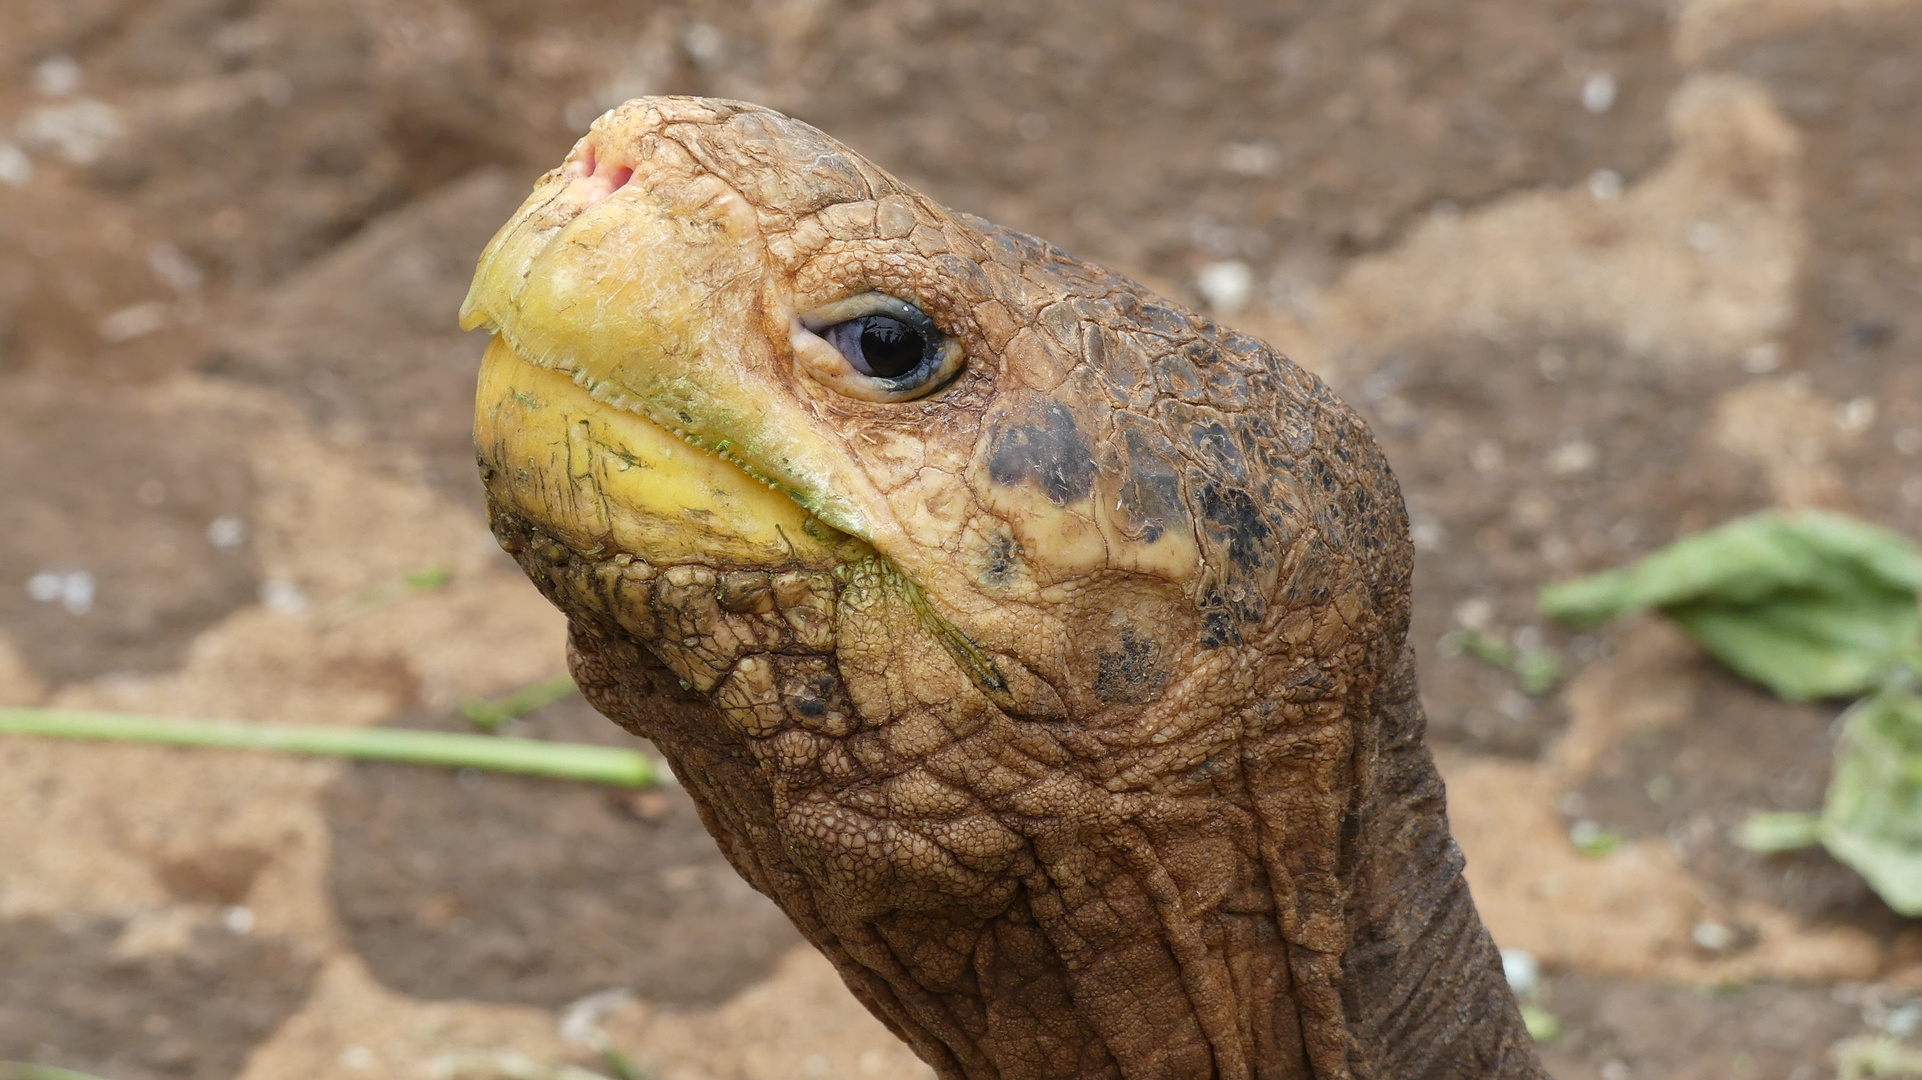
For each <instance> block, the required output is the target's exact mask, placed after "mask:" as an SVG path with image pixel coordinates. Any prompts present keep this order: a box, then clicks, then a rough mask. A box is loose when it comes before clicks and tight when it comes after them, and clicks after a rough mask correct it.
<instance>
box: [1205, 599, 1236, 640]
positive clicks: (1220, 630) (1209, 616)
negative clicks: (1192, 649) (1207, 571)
mask: <svg viewBox="0 0 1922 1080" xmlns="http://www.w3.org/2000/svg"><path fill="white" fill-rule="evenodd" d="M1201 604H1202V611H1201V644H1202V646H1203V647H1205V648H1209V649H1219V648H1221V647H1222V646H1224V645H1239V644H1241V627H1240V625H1238V624H1237V623H1236V622H1235V620H1234V617H1233V616H1231V615H1229V614H1228V613H1227V612H1226V611H1224V610H1222V609H1221V608H1220V607H1219V606H1215V607H1210V606H1209V598H1208V597H1206V596H1204V597H1202V601H1201Z"/></svg>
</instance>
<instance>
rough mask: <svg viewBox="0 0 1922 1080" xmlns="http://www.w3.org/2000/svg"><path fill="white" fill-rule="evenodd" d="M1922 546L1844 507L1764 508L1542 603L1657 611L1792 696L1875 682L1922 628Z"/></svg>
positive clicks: (1909, 649) (1588, 618) (1905, 653)
mask: <svg viewBox="0 0 1922 1080" xmlns="http://www.w3.org/2000/svg"><path fill="white" fill-rule="evenodd" d="M1918 592H1922V550H1919V549H1918V548H1917V547H1916V545H1915V544H1914V543H1913V542H1911V541H1910V540H1908V539H1907V538H1906V537H1903V536H1901V535H1900V534H1898V533H1894V532H1890V531H1889V530H1887V529H1883V528H1879V527H1877V526H1874V525H1870V524H1868V523H1866V522H1862V521H1857V520H1855V519H1854V518H1850V517H1847V516H1845V515H1842V514H1834V513H1827V512H1811V513H1804V514H1797V515H1783V514H1777V513H1764V514H1756V515H1753V516H1751V517H1746V518H1740V519H1737V520H1735V521H1731V522H1729V523H1728V524H1726V525H1723V526H1721V527H1719V528H1715V529H1711V530H1709V531H1708V532H1704V533H1698V534H1696V535H1694V536H1689V537H1685V538H1683V539H1681V540H1678V541H1676V542H1675V543H1673V544H1670V545H1669V546H1668V547H1665V548H1663V549H1662V550H1660V551H1657V552H1655V553H1654V554H1652V555H1649V556H1648V557H1646V558H1644V559H1642V560H1641V561H1639V562H1637V563H1635V564H1633V565H1632V566H1627V567H1623V568H1621V569H1618V570H1611V571H1608V572H1606V573H1601V574H1596V575H1594V576H1592V577H1586V578H1581V579H1579V580H1576V581H1570V582H1565V583H1562V584H1559V585H1552V586H1549V587H1548V588H1545V589H1543V590H1542V592H1541V607H1542V611H1543V612H1544V613H1546V614H1548V615H1549V616H1551V617H1553V618H1556V619H1560V620H1562V621H1564V622H1570V623H1574V624H1577V625H1585V626H1586V625H1594V624H1596V623H1599V622H1602V621H1605V620H1607V619H1612V618H1615V617H1616V616H1619V615H1625V614H1628V613H1630V612H1634V611H1641V610H1645V609H1648V608H1655V609H1658V610H1660V611H1663V612H1665V613H1666V614H1668V615H1670V616H1671V617H1673V618H1674V619H1675V620H1676V621H1677V622H1679V623H1680V624H1681V625H1682V628H1683V629H1684V630H1686V631H1687V632H1688V633H1689V635H1690V636H1691V637H1693V638H1695V640H1696V641H1698V642H1700V643H1701V645H1702V647H1703V648H1704V649H1706V650H1708V652H1709V653H1710V655H1712V656H1714V657H1715V658H1716V659H1718V660H1720V661H1722V662H1723V663H1725V664H1727V665H1728V666H1729V667H1731V668H1733V669H1735V670H1736V671H1737V672H1740V673H1741V674H1742V675H1744V676H1746V677H1748V678H1750V679H1753V680H1755V681H1756V682H1759V683H1761V684H1762V685H1764V686H1767V687H1768V688H1769V689H1771V690H1773V691H1775V692H1776V693H1777V694H1779V695H1781V696H1782V697H1784V698H1787V699H1789V700H1791V701H1809V700H1813V699H1816V698H1824V697H1848V696H1853V695H1856V694H1861V693H1866V692H1867V691H1869V690H1872V689H1874V688H1875V687H1876V686H1877V685H1879V684H1880V683H1881V682H1882V681H1883V680H1884V679H1885V678H1887V677H1888V675H1889V673H1890V672H1891V671H1893V670H1895V669H1896V668H1897V667H1898V666H1899V665H1901V664H1902V663H1903V662H1904V660H1905V658H1908V657H1913V656H1916V655H1918V654H1917V649H1918V646H1917V639H1918V636H1922V608H1918V604H1917V594H1918Z"/></svg>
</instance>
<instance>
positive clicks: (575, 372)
mask: <svg viewBox="0 0 1922 1080" xmlns="http://www.w3.org/2000/svg"><path fill="white" fill-rule="evenodd" d="M503 340H506V339H505V337H504V336H503ZM507 346H508V349H509V351H511V352H512V353H513V354H514V358H515V359H517V360H519V361H520V362H521V363H523V364H526V365H528V366H529V367H534V368H539V369H541V370H543V371H552V372H555V373H557V374H560V375H565V376H567V378H568V379H570V380H572V381H573V383H574V385H576V386H578V387H580V388H581V389H582V390H585V391H586V392H587V396H588V397H590V398H592V399H594V400H595V401H597V402H599V403H600V404H602V405H605V406H607V407H608V408H611V409H618V410H620V411H621V412H624V413H626V414H628V415H629V416H632V417H635V418H636V419H639V420H644V421H646V422H647V423H648V424H650V425H652V426H654V427H656V428H658V429H660V430H661V431H664V432H666V433H668V434H669V435H672V436H674V437H675V438H676V439H679V440H680V441H681V442H682V443H683V444H685V445H686V446H688V447H689V448H690V449H693V450H695V451H698V452H700V453H702V454H706V455H708V456H709V457H713V458H718V459H719V460H721V461H724V462H726V463H727V464H729V465H732V466H733V467H734V468H736V469H739V470H741V472H743V473H745V474H747V476H748V477H749V478H750V479H752V480H754V481H756V482H757V483H759V484H761V485H762V486H763V487H766V488H767V489H769V490H770V491H777V492H780V493H781V494H782V495H785V496H787V497H788V498H789V499H791V500H793V501H794V504H795V505H796V506H798V507H800V508H801V509H802V510H804V511H807V510H808V507H807V504H806V503H804V502H802V501H801V499H800V498H798V497H796V494H795V492H794V491H793V489H792V488H790V487H789V486H788V485H786V484H783V483H781V482H779V481H777V480H775V479H773V478H771V477H769V476H768V475H767V474H765V473H763V472H762V471H761V470H760V469H758V468H756V467H755V466H754V464H753V463H752V462H749V461H746V460H744V459H742V458H741V457H739V456H738V455H736V454H734V453H732V452H731V450H732V447H733V440H732V439H725V438H724V439H720V440H719V441H717V442H714V443H710V442H708V441H707V440H706V439H703V438H701V437H700V436H699V435H696V434H692V433H690V432H689V431H688V430H687V429H686V428H684V427H670V426H668V425H667V424H665V423H662V422H661V420H660V418H659V417H657V416H654V415H653V414H652V413H650V412H649V411H648V410H647V409H646V408H644V407H643V405H642V403H643V402H644V400H645V399H643V398H641V397H640V396H639V395H636V394H632V393H629V392H628V390H627V388H626V387H624V386H622V385H620V384H619V383H617V382H615V381H614V380H612V379H603V378H598V377H596V376H595V375H594V373H593V372H590V371H588V370H587V369H586V368H585V367H583V366H581V365H580V364H579V363H567V362H564V361H558V360H557V361H552V362H543V361H540V360H536V359H534V358H532V357H529V356H528V355H527V354H526V353H524V352H522V351H521V350H520V349H519V348H518V347H516V346H515V345H514V343H513V342H511V341H508V342H507ZM606 449H607V450H608V451H609V452H610V453H617V454H618V453H619V451H618V450H617V449H616V448H614V447H612V446H608V447H606ZM808 512H809V516H810V517H813V516H814V515H813V513H812V511H808ZM814 520H816V521H820V519H819V518H818V517H815V518H814ZM821 527H822V528H826V529H833V528H834V527H833V526H832V525H829V524H827V523H826V522H824V521H823V522H821ZM834 531H835V532H840V533H842V534H843V535H852V534H848V533H845V532H843V530H840V529H834Z"/></svg>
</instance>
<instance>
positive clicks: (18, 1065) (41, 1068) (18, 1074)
mask: <svg viewBox="0 0 1922 1080" xmlns="http://www.w3.org/2000/svg"><path fill="white" fill-rule="evenodd" d="M0 1080H100V1078H99V1077H97V1076H94V1075H92V1074H91V1073H83V1072H74V1071H73V1070H72V1069H61V1068H56V1067H54V1066H52V1065H32V1064H29V1063H27V1062H21V1061H0Z"/></svg>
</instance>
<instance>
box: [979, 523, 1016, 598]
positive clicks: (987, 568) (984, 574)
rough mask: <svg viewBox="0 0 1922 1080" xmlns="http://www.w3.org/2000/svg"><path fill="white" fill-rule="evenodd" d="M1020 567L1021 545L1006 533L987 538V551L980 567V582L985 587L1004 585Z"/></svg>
mask: <svg viewBox="0 0 1922 1080" xmlns="http://www.w3.org/2000/svg"><path fill="white" fill-rule="evenodd" d="M1020 567H1021V545H1020V544H1019V543H1018V542H1016V541H1015V538H1014V537H1012V536H1009V535H1008V534H1007V533H997V534H995V535H994V536H991V537H989V538H988V550H987V552H986V553H985V558H984V559H983V560H982V565H981V580H982V583H983V584H985V585H990V586H1001V585H1006V584H1007V583H1008V581H1009V580H1010V579H1012V578H1013V577H1014V574H1015V571H1016V570H1018V569H1020Z"/></svg>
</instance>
